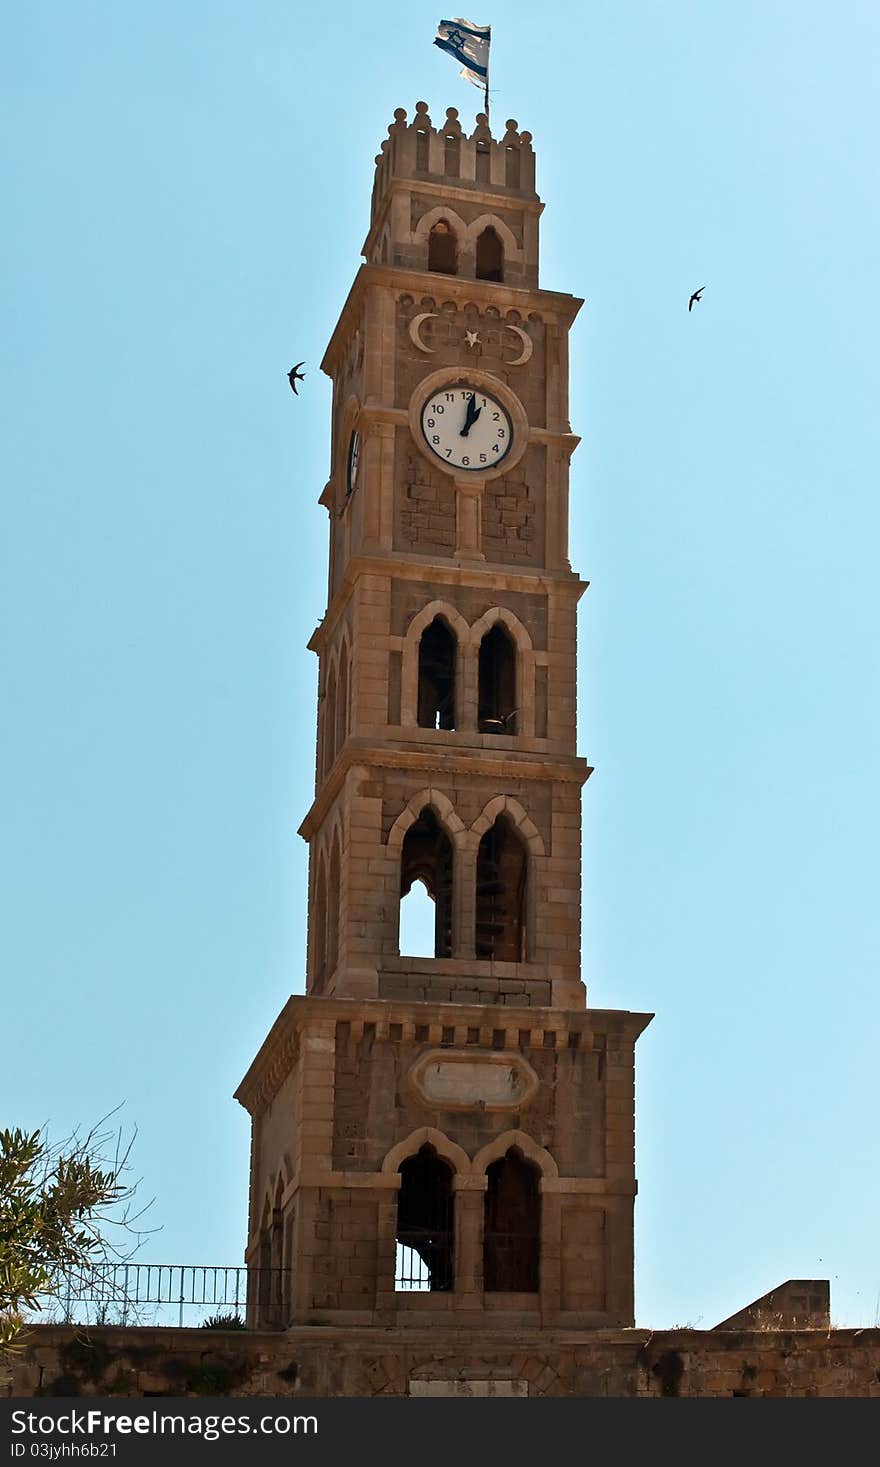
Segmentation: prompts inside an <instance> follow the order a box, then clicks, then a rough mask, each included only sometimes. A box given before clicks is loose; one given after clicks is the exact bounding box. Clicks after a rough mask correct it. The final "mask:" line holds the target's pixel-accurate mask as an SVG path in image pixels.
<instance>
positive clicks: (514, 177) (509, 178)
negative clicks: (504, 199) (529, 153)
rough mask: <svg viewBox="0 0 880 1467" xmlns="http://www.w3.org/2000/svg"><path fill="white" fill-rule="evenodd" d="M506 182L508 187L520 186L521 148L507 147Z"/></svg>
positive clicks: (505, 159) (505, 162)
mask: <svg viewBox="0 0 880 1467" xmlns="http://www.w3.org/2000/svg"><path fill="white" fill-rule="evenodd" d="M504 182H505V184H506V186H507V187H508V188H519V149H518V148H507V149H505V153H504Z"/></svg>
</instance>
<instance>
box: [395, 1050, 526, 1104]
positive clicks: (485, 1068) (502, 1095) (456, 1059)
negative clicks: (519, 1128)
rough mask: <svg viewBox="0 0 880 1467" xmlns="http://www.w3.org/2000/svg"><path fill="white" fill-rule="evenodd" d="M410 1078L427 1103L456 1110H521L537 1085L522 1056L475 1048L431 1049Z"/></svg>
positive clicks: (412, 1071) (421, 1059) (413, 1070)
mask: <svg viewBox="0 0 880 1467" xmlns="http://www.w3.org/2000/svg"><path fill="white" fill-rule="evenodd" d="M409 1079H410V1083H411V1085H412V1087H413V1089H414V1090H415V1091H416V1093H417V1095H418V1096H419V1098H420V1099H421V1100H423V1101H424V1102H425V1103H426V1104H427V1105H430V1106H432V1107H437V1106H440V1107H442V1108H443V1109H454V1110H521V1109H522V1107H523V1106H524V1105H527V1104H528V1103H529V1101H530V1100H531V1099H532V1097H533V1095H534V1094H535V1091H536V1090H537V1088H538V1077H537V1075H536V1074H535V1072H534V1070H533V1069H532V1067H531V1065H530V1064H529V1062H528V1060H526V1059H524V1058H523V1056H522V1055H520V1054H504V1053H500V1054H474V1052H473V1050H455V1049H432V1050H430V1051H429V1052H428V1053H427V1054H423V1055H421V1056H420V1057H419V1059H417V1060H416V1062H415V1064H414V1065H413V1067H412V1069H411V1070H410V1073H409Z"/></svg>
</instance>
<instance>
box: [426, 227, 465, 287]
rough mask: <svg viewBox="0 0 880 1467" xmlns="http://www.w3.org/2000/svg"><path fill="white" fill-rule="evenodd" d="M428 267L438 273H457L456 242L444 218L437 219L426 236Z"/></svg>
mask: <svg viewBox="0 0 880 1467" xmlns="http://www.w3.org/2000/svg"><path fill="white" fill-rule="evenodd" d="M428 269H429V270H436V271H437V272H438V274H440V275H457V274H458V242H457V240H456V238H455V234H454V233H453V231H452V230H451V229H450V227H449V224H448V223H447V221H446V220H445V219H438V220H437V223H436V224H435V225H434V228H433V229H432V230H431V233H430V235H429V236H428Z"/></svg>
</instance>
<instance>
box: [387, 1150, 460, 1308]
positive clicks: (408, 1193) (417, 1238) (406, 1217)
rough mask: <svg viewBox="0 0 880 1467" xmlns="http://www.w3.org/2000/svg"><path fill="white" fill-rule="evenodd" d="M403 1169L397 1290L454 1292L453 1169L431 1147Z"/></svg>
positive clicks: (414, 1157) (398, 1199)
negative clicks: (452, 1289) (451, 1290)
mask: <svg viewBox="0 0 880 1467" xmlns="http://www.w3.org/2000/svg"><path fill="white" fill-rule="evenodd" d="M399 1170H400V1191H399V1192H398V1194H397V1265H396V1269H395V1279H394V1287H395V1290H396V1291H397V1292H410V1291H419V1292H428V1291H430V1292H432V1293H433V1292H436V1291H438V1290H446V1291H448V1290H449V1289H451V1288H452V1283H453V1257H454V1252H455V1217H454V1204H453V1192H452V1168H451V1167H450V1166H449V1165H448V1164H447V1163H446V1162H445V1161H441V1159H440V1157H439V1156H438V1155H437V1152H436V1151H435V1150H434V1147H433V1146H431V1145H428V1144H427V1143H426V1144H425V1145H424V1146H423V1147H422V1148H421V1150H420V1151H419V1152H418V1153H417V1154H416V1155H415V1156H411V1157H409V1158H408V1159H407V1160H406V1161H405V1162H403V1163H402V1164H401V1166H400V1168H399Z"/></svg>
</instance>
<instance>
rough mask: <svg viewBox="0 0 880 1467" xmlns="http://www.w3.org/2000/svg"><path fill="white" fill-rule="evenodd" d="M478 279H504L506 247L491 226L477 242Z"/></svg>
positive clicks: (487, 226)
mask: <svg viewBox="0 0 880 1467" xmlns="http://www.w3.org/2000/svg"><path fill="white" fill-rule="evenodd" d="M477 279H478V280H503V279H504V246H503V244H502V243H501V240H500V239H499V237H498V235H497V234H496V232H495V230H494V229H493V228H492V225H491V224H487V225H486V228H485V229H484V230H483V233H482V234H481V235H480V237H479V239H478V240H477Z"/></svg>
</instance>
